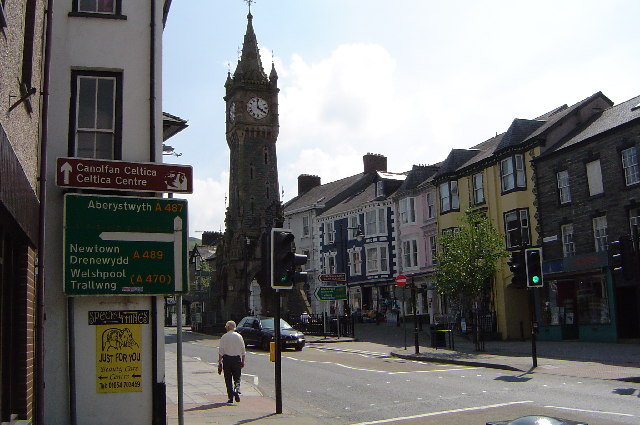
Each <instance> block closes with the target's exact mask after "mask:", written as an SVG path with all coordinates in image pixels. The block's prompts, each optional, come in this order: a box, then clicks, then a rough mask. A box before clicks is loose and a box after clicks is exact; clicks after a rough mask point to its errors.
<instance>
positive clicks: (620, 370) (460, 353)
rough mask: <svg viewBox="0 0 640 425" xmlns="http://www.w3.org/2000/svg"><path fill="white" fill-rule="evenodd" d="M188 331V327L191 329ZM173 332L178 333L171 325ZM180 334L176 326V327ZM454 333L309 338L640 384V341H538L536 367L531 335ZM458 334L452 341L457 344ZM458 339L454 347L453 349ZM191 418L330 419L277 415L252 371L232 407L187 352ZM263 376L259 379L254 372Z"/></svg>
mask: <svg viewBox="0 0 640 425" xmlns="http://www.w3.org/2000/svg"><path fill="white" fill-rule="evenodd" d="M187 329H188V328H187ZM168 332H172V330H171V329H169V331H168ZM173 332H175V328H173ZM198 335H199V336H200V337H201V338H202V340H203V341H207V343H209V344H211V345H212V346H215V347H217V340H218V337H215V336H210V335H203V334H198ZM446 339H447V347H446V348H433V347H431V341H430V336H429V332H428V331H426V330H423V331H418V347H417V350H416V344H415V331H414V329H413V328H412V327H410V325H408V327H407V328H405V327H404V325H401V326H397V324H395V323H382V324H380V325H376V324H369V323H366V324H357V325H356V328H355V338H344V337H316V336H309V335H308V336H307V344H308V345H314V344H319V345H322V344H340V343H343V342H353V341H362V342H371V343H377V344H382V345H383V346H386V348H385V347H382V348H383V349H387V350H388V351H389V354H390V355H392V356H395V357H399V358H404V359H410V360H417V361H425V362H435V363H445V364H456V365H467V366H474V367H487V368H494V369H502V370H509V371H513V372H514V373H515V374H524V373H530V374H539V373H541V374H552V375H564V376H572V377H577V378H584V379H607V380H619V381H626V382H635V383H640V341H633V342H629V343H601V342H580V341H537V342H536V352H537V367H535V368H532V366H533V357H532V354H531V353H532V343H531V341H530V340H529V341H486V342H485V344H484V348H485V351H483V352H478V351H476V347H475V344H474V343H473V342H471V341H470V340H469V339H468V338H466V337H464V336H458V335H456V336H452V338H446ZM451 340H452V343H451V342H450V341H451ZM451 345H453V349H452V348H451ZM176 362H177V356H176V354H175V353H172V352H169V351H166V353H165V364H166V366H165V382H166V384H167V423H168V424H169V425H174V424H179V419H178V396H177V378H176V376H177V375H176V369H177V368H176V367H173V365H175V364H176ZM182 364H183V366H182V367H183V377H184V379H183V381H184V385H183V388H184V391H183V405H184V416H183V417H184V422H183V423H184V424H187V425H204V424H220V425H230V424H245V423H252V424H253V423H257V424H280V425H288V424H292V425H293V424H296V425H315V424H324V423H326V422H322V421H320V420H319V419H318V418H316V417H312V416H309V415H305V414H304V413H301V412H296V411H291V410H288V409H287V408H286V406H283V413H281V414H275V410H276V406H275V400H273V399H271V398H269V397H266V396H263V395H262V393H260V391H259V389H258V386H257V385H254V384H255V381H252V378H251V377H247V376H244V375H243V382H242V395H241V402H240V403H233V404H230V405H228V404H227V403H226V401H227V394H226V388H225V386H224V379H222V378H221V377H219V376H217V373H216V365H215V364H212V363H207V362H204V361H200V360H197V359H194V358H191V357H188V356H183V362H182ZM254 379H255V378H254Z"/></svg>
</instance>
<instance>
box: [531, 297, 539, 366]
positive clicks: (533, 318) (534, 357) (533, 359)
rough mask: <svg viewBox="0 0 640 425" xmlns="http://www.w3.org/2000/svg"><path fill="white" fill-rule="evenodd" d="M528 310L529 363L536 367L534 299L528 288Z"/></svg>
mask: <svg viewBox="0 0 640 425" xmlns="http://www.w3.org/2000/svg"><path fill="white" fill-rule="evenodd" d="M529 309H530V310H531V361H532V364H533V367H534V368H535V367H538V353H537V350H536V328H537V323H536V310H535V297H534V293H533V288H529Z"/></svg>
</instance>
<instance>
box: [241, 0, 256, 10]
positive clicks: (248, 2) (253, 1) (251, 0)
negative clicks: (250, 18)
mask: <svg viewBox="0 0 640 425" xmlns="http://www.w3.org/2000/svg"><path fill="white" fill-rule="evenodd" d="M244 2H245V3H247V6H249V13H251V5H252V4H253V3H255V2H256V0H244Z"/></svg>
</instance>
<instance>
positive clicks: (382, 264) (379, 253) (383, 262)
mask: <svg viewBox="0 0 640 425" xmlns="http://www.w3.org/2000/svg"><path fill="white" fill-rule="evenodd" d="M372 252H374V253H375V255H371V253H372ZM383 253H384V255H383ZM365 254H366V267H367V275H374V274H388V273H389V255H388V249H387V247H386V246H385V245H373V246H368V247H367V248H366V251H365ZM374 266H375V267H374Z"/></svg>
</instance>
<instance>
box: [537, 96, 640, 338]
mask: <svg viewBox="0 0 640 425" xmlns="http://www.w3.org/2000/svg"><path fill="white" fill-rule="evenodd" d="M595 100H597V101H598V102H599V105H598V106H600V108H599V109H598V113H597V114H595V116H592V117H590V119H588V120H583V121H582V123H581V125H580V127H579V131H577V132H575V133H573V134H570V135H567V136H566V137H564V138H562V139H560V140H558V141H556V143H554V144H553V145H551V146H549V147H548V149H547V150H546V152H545V153H544V154H543V155H541V156H540V157H539V158H537V159H536V160H535V167H536V170H537V186H538V188H539V192H538V193H539V196H538V208H539V213H540V221H541V229H542V230H541V233H542V240H543V249H544V251H543V255H544V260H545V261H544V280H545V285H544V287H543V288H540V289H539V293H538V296H539V298H538V303H537V307H538V311H537V314H538V317H539V320H540V337H541V338H544V339H551V340H563V339H580V340H586V341H610V342H616V341H620V340H624V339H634V338H635V339H637V338H638V337H640V316H639V313H638V312H639V311H640V309H639V307H640V283H639V282H640V280H639V278H638V276H639V274H638V270H637V269H636V268H635V267H636V266H637V263H638V260H637V257H636V255H637V254H634V253H633V250H631V251H630V252H629V253H628V254H629V256H630V257H633V258H631V259H630V261H627V262H626V267H627V268H630V269H631V270H626V271H625V273H623V272H617V271H616V272H614V271H613V270H612V268H611V266H612V264H611V257H610V252H609V251H610V248H611V246H612V242H613V241H617V240H620V239H624V238H625V237H626V238H629V239H628V240H630V241H631V240H633V241H634V242H633V243H634V244H635V250H636V252H637V234H638V231H637V226H638V216H639V215H640V214H639V213H640V209H639V205H638V202H639V201H640V174H639V173H640V171H639V170H640V168H639V165H638V146H639V143H640V97H635V98H633V99H630V100H628V101H626V102H623V103H621V104H619V105H615V106H613V105H612V103H610V102H609V101H608V99H606V98H604V97H603V96H602V95H601V94H597V95H595V99H594V101H595ZM543 194H544V196H543Z"/></svg>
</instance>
